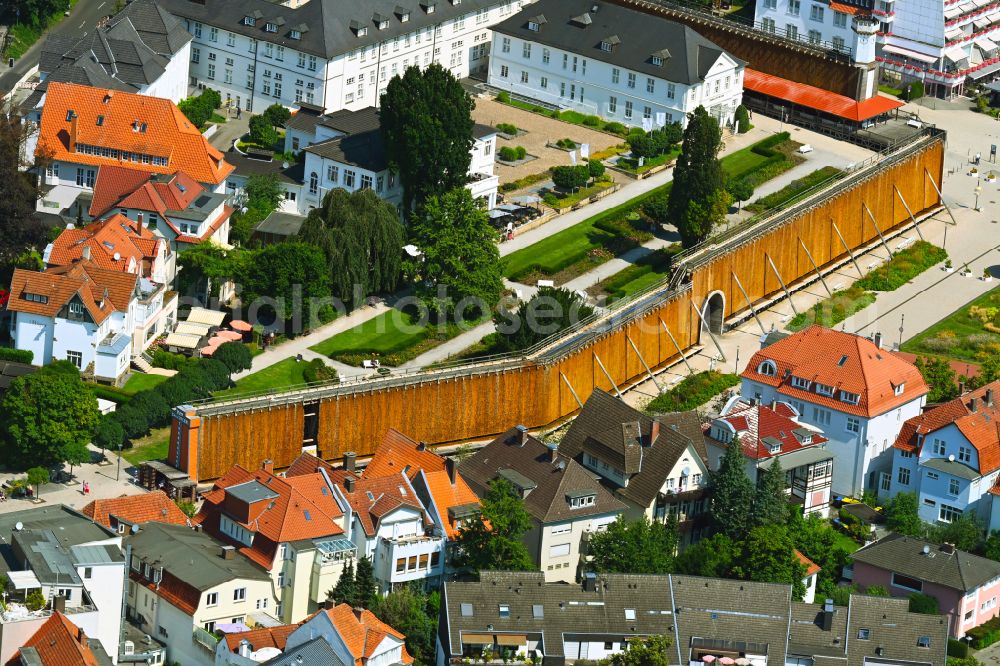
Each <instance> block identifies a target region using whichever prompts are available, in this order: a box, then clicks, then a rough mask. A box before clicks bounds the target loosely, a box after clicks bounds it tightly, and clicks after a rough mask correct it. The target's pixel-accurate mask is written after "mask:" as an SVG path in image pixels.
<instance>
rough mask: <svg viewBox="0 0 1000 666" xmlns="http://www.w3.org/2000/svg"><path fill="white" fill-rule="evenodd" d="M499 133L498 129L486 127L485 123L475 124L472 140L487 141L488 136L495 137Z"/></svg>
mask: <svg viewBox="0 0 1000 666" xmlns="http://www.w3.org/2000/svg"><path fill="white" fill-rule="evenodd" d="M496 133H497V128H496V127H493V126H492V125H484V124H483V123H475V124H474V125H473V126H472V138H474V139H485V138H486V137H488V136H493V135H494V134H496Z"/></svg>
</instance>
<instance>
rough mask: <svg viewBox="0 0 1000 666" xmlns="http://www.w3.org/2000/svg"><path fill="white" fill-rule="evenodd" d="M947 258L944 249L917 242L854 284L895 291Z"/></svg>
mask: <svg viewBox="0 0 1000 666" xmlns="http://www.w3.org/2000/svg"><path fill="white" fill-rule="evenodd" d="M947 258H948V253H947V252H946V251H945V250H943V249H942V248H939V247H938V246H936V245H932V244H930V243H928V242H927V241H917V242H916V243H914V244H913V245H911V246H909V247H908V248H906V249H905V250H901V251H899V252H897V253H896V254H895V256H893V258H892V259H890V260H889V261H888V262H886V263H885V264H883V265H882V266H879V267H878V268H876V269H875V270H874V271H872V272H871V273H869V274H868V275H866V276H865V277H863V278H861V279H860V280H858V281H857V282H855V283H854V284H855V285H856V286H858V287H861V288H862V289H870V290H871V291H895V290H896V289H899V288H900V287H902V286H903V285H904V284H906V283H907V282H909V281H910V280H912V279H913V278H914V277H916V276H917V275H920V274H921V273H923V272H924V271H926V270H927V269H928V268H930V267H931V266H933V265H934V264H938V263H941V262H942V261H944V260H945V259H947Z"/></svg>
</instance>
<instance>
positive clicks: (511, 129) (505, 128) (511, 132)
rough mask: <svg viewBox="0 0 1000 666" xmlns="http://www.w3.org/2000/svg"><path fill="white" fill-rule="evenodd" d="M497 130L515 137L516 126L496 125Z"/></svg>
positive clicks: (508, 124)
mask: <svg viewBox="0 0 1000 666" xmlns="http://www.w3.org/2000/svg"><path fill="white" fill-rule="evenodd" d="M497 129H498V130H500V131H501V132H503V133H504V134H509V135H511V136H515V135H516V134H517V126H516V125H511V124H510V123H497Z"/></svg>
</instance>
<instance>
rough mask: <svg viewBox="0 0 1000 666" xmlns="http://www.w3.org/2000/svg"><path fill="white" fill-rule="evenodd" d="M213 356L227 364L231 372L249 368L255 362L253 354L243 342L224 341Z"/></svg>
mask: <svg viewBox="0 0 1000 666" xmlns="http://www.w3.org/2000/svg"><path fill="white" fill-rule="evenodd" d="M212 358H213V359H215V360H216V361H218V362H219V363H221V364H222V365H224V366H226V369H227V370H229V374H233V373H236V372H240V371H242V370H249V369H250V366H251V365H252V364H253V354H251V353H250V349H249V348H248V347H247V346H246V345H245V344H243V343H242V342H224V343H222V344H221V345H219V348H218V349H216V350H215V353H214V354H212Z"/></svg>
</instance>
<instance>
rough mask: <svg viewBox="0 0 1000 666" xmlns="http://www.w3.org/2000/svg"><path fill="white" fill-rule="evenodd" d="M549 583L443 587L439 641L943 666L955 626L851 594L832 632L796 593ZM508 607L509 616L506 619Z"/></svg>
mask: <svg viewBox="0 0 1000 666" xmlns="http://www.w3.org/2000/svg"><path fill="white" fill-rule="evenodd" d="M544 580H545V576H544V574H543V573H541V572H526V573H513V572H489V571H488V572H483V573H482V574H481V580H480V581H479V582H447V583H445V585H444V590H443V593H442V600H441V601H442V603H441V621H440V623H439V630H438V635H439V637H440V639H441V643H442V645H443V647H444V650H445V651H446V656H447V655H458V654H461V650H462V636H463V634H465V635H468V634H479V635H490V636H491V637H492V636H494V635H503V634H517V635H527V636H528V637H529V639H535V640H537V639H539V638H540V639H541V641H542V645H541V648H542V651H543V652H544V654H545V655H546V656H547V657H548V656H552V657H562V656H564V647H563V641H564V640H566V641H576V640H580V638H581V637H582V636H589V637H592V638H591V639H590V640H608V641H613V642H619V641H621V640H622V639H623V638H624V637H628V636H636V635H640V636H641V635H649V634H652V633H660V634H666V635H668V636H670V638H671V640H672V647H671V655H670V663H673V664H684V663H689V662H691V661H698V660H699V659H698V656H699V655H700V654H701V653H700V652H699V650H700V649H704V651H705V652H707V653H715V654H718V653H719V652H720V651H730V652H735V653H737V655H735V656H738V655H739V654H746V653H750V654H757V655H766V657H767V662H768V663H776V664H783V663H785V662H786V655H795V656H797V657H806V658H814V657H815V658H820V659H822V658H824V657H826V658H831V659H835V660H836V661H829V662H828V661H818V662H817V663H823V664H840V665H841V666H863V664H864V663H865V658H866V657H867V658H869V659H877V660H878V661H882V662H887V663H893V664H898V665H900V666H902V665H903V664H912V665H917V664H928V665H932V666H944V662H945V658H944V657H945V646H946V643H947V633H948V627H947V619H946V618H944V617H943V616H939V615H917V614H915V613H910V612H908V601H907V600H906V599H892V598H882V597H865V596H861V595H852V596H851V601H850V607H849V608H837V607H834V609H833V611H832V618H831V627H830V629H829V630H826V629H823V628H822V624H821V620H822V613H823V608H822V607H821V606H818V605H813V604H805V603H800V602H793V601H792V590H791V586H790V585H778V584H773V583H756V582H748V581H740V580H727V579H720V578H701V577H697V576H681V575H672V576H641V575H629V574H605V575H599V576H598V577H597V578H596V585H595V589H594V591H591V592H588V591H585V589H584V586H583V585H579V584H576V585H574V584H571V585H566V584H564V583H545V582H544ZM501 604H505V605H508V606H509V610H510V613H509V617H500V613H499V606H500V605H501ZM539 609H540V610H541V613H540V615H539V613H538V610H539ZM626 609H630V610H634V615H632V614H631V613H630V614H629V616H626V612H625V611H626ZM463 610H464V611H465V612H464V613H463ZM470 611H471V614H470ZM632 618H634V619H632ZM859 628H865V629H869V634H870V639H869V640H857V632H858V629H859ZM598 637H601V638H598ZM920 637H927V638H929V639H930V648H922V647H919V646H918V639H919V638H920ZM845 658H846V661H845ZM559 663H561V661H560V662H559Z"/></svg>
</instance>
